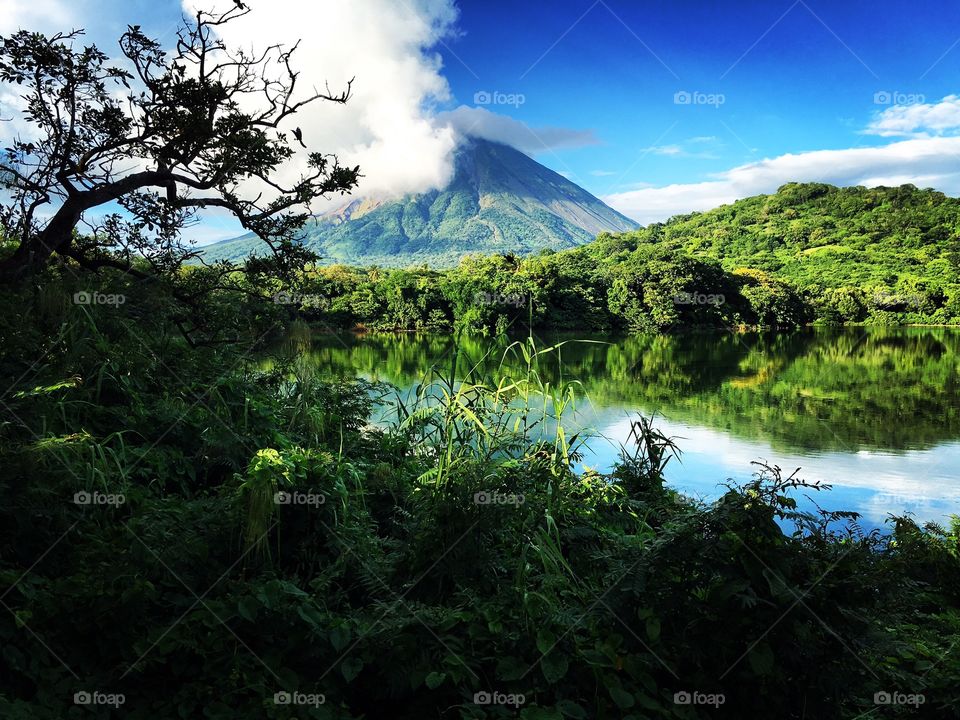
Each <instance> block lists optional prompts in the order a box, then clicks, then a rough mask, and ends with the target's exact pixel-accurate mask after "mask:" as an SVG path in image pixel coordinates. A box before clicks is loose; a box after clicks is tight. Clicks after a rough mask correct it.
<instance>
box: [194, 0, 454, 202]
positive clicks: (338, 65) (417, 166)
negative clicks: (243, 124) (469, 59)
mask: <svg viewBox="0 0 960 720" xmlns="http://www.w3.org/2000/svg"><path fill="white" fill-rule="evenodd" d="M226 2H227V0H220V2H219V3H218V4H217V7H218V8H225V7H229V5H228V4H226ZM184 4H185V6H186V7H187V8H188V9H191V10H192V7H193V6H194V4H195V3H194V1H193V0H185V3H184ZM200 4H201V5H203V6H205V7H206V6H209V3H208V2H205V1H204V2H202V3H200ZM230 4H232V2H230ZM249 5H250V6H251V8H252V11H251V12H250V13H249V14H248V15H246V16H244V17H242V18H240V19H238V20H236V21H233V22H230V23H228V24H226V25H224V26H222V28H221V35H222V37H223V39H224V40H225V42H226V43H227V45H228V46H231V47H247V48H249V47H254V48H263V47H264V46H265V45H267V44H272V43H283V44H285V45H288V46H289V45H293V44H294V43H296V42H297V41H298V40H301V39H302V41H301V43H300V47H299V48H298V50H297V52H296V53H295V55H294V57H293V64H294V66H295V68H296V69H297V70H299V71H300V73H301V74H300V77H299V78H298V80H297V85H298V87H299V88H301V89H302V91H304V92H306V91H307V90H308V89H310V88H313V87H317V88H321V89H322V88H324V87H325V85H326V84H327V83H329V85H330V88H331V90H332V91H333V92H338V91H339V90H341V89H342V88H344V87H345V86H346V83H347V82H348V81H349V80H350V79H351V78H354V77H355V78H356V79H355V82H354V85H353V96H352V98H351V99H350V101H349V102H348V103H347V104H346V105H345V106H341V105H337V104H334V103H329V102H322V101H318V102H316V103H313V104H311V105H308V106H307V107H305V108H303V109H302V110H301V111H300V112H299V113H297V114H296V116H294V117H292V118H291V119H290V121H289V124H288V126H287V127H284V128H282V129H284V130H287V131H291V130H293V128H294V126H299V127H301V128H302V129H303V135H304V140H305V142H306V143H307V145H308V147H309V149H310V151H314V152H317V151H319V152H324V153H335V154H337V155H338V156H339V158H340V160H341V163H342V164H344V165H350V166H353V165H360V167H361V172H362V173H363V175H364V177H363V179H362V180H361V184H360V188H359V191H358V192H359V193H360V194H363V195H370V194H376V195H399V194H403V193H407V192H422V191H424V190H427V189H430V188H434V187H438V186H443V185H445V184H446V183H447V182H448V181H449V179H450V177H451V175H452V172H453V162H452V154H453V150H454V148H455V144H456V138H455V134H454V132H453V130H452V129H450V128H447V127H443V126H438V125H437V124H435V123H434V122H433V108H434V107H436V105H437V104H438V103H442V102H445V101H448V100H449V98H450V90H449V87H448V85H447V81H446V79H445V78H444V77H443V76H442V75H441V61H440V57H439V55H437V54H436V53H435V52H434V51H433V50H432V48H434V47H435V46H436V45H437V44H438V43H439V42H440V41H441V40H443V38H445V37H448V36H449V35H450V34H451V33H452V32H453V25H454V23H455V21H456V18H457V13H456V9H455V7H454V5H453V0H409V1H408V2H396V0H364V1H363V2H334V1H333V0H318V1H317V2H313V3H305V2H302V0H270V2H266V0H250V1H249ZM305 154H306V151H303V152H302V153H300V155H299V156H298V162H299V165H297V163H293V164H292V165H291V167H289V168H286V169H285V171H284V173H282V174H281V177H282V178H283V179H286V180H289V179H290V178H291V177H293V176H295V175H296V174H297V172H296V171H297V170H299V168H302V163H303V160H304V156H305ZM294 165H297V167H294Z"/></svg>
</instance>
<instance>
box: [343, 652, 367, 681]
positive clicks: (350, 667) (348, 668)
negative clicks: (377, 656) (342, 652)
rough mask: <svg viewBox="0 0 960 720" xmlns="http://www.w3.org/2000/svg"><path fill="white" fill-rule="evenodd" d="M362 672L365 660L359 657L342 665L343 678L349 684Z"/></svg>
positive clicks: (347, 660) (349, 659) (348, 659)
mask: <svg viewBox="0 0 960 720" xmlns="http://www.w3.org/2000/svg"><path fill="white" fill-rule="evenodd" d="M361 670H363V660H362V659H361V658H358V657H354V658H347V659H346V660H344V661H343V662H342V663H341V664H340V672H341V673H343V678H344V680H346V681H347V682H352V681H353V679H354V678H355V677H356V676H357V675H359V674H360V671H361Z"/></svg>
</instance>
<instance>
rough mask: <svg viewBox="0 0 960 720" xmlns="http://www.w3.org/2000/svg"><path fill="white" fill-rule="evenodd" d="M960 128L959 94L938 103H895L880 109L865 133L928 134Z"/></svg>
mask: <svg viewBox="0 0 960 720" xmlns="http://www.w3.org/2000/svg"><path fill="white" fill-rule="evenodd" d="M957 130H960V96H957V95H947V96H946V97H945V98H943V100H941V101H940V102H937V103H917V104H913V105H894V106H893V107H890V108H887V109H886V110H884V111H883V112H881V113H879V114H878V115H877V116H876V117H875V118H874V119H873V121H872V122H871V123H870V124H869V125H868V126H867V128H866V130H864V133H865V134H867V135H880V136H882V137H903V136H914V137H926V136H930V135H943V134H945V133H950V132H956V131H957Z"/></svg>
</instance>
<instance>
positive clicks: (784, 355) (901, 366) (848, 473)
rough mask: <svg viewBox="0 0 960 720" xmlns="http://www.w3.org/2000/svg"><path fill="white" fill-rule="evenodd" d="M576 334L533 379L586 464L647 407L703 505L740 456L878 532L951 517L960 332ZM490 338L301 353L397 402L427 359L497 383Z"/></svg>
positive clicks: (955, 492) (958, 439) (958, 503)
mask: <svg viewBox="0 0 960 720" xmlns="http://www.w3.org/2000/svg"><path fill="white" fill-rule="evenodd" d="M577 337H578V338H579V339H588V340H591V341H592V342H574V341H572V340H573V339H572V338H569V337H566V338H558V337H546V336H544V337H542V338H540V339H539V342H540V344H544V345H545V344H548V343H553V342H556V341H558V340H568V341H570V342H568V343H567V344H565V345H564V346H563V347H562V348H561V350H560V353H559V358H558V359H554V360H553V361H552V362H547V363H545V364H544V366H543V367H541V373H542V374H544V375H546V376H548V377H551V378H553V379H554V380H556V379H560V378H561V376H562V378H563V379H564V380H578V381H580V383H582V395H583V398H582V400H581V401H580V402H579V404H578V408H577V413H576V415H575V416H574V417H572V418H566V419H565V423H564V424H565V426H566V427H568V428H569V429H571V430H574V429H580V428H587V429H590V430H592V431H593V432H594V433H595V434H596V436H595V437H592V438H591V439H590V440H589V442H588V444H587V449H586V453H585V458H584V464H585V465H588V466H590V467H594V468H597V469H599V470H601V471H603V470H607V469H609V468H610V467H611V466H612V465H613V464H614V463H615V462H616V460H617V457H618V453H619V449H620V446H621V444H623V443H626V442H627V439H628V435H629V432H630V419H631V418H635V417H636V416H637V413H643V414H645V415H648V416H649V415H651V414H653V413H656V416H657V421H656V424H657V426H658V427H659V428H660V429H661V430H662V431H663V432H664V433H665V434H667V435H671V436H675V437H676V439H677V440H676V442H677V444H678V445H679V446H680V448H681V450H682V451H683V455H682V458H681V461H680V462H679V463H678V462H672V463H671V465H670V466H669V468H668V472H667V477H668V480H669V482H670V484H671V485H673V486H674V487H676V488H678V489H680V490H682V491H684V492H686V493H688V494H690V495H694V496H697V497H702V498H704V499H707V500H709V499H712V498H716V497H718V496H719V495H720V494H721V493H722V492H723V490H724V487H723V483H725V482H728V481H730V480H733V481H743V480H746V479H749V478H750V476H751V474H752V472H753V471H754V470H755V468H754V467H753V466H752V465H751V462H752V461H757V460H765V461H768V462H769V463H771V464H776V465H779V466H780V467H781V468H783V469H784V470H785V471H787V472H790V471H793V470H794V469H795V468H801V471H800V473H799V475H800V477H803V478H804V479H806V480H810V481H813V480H820V481H822V482H825V483H829V484H831V485H832V486H833V490H832V491H830V492H829V493H819V494H817V495H816V496H815V500H816V502H817V503H818V504H819V505H820V506H821V507H824V508H827V509H832V510H841V509H842V510H855V511H857V512H859V513H861V514H862V515H863V522H862V524H863V525H865V526H868V527H881V526H883V523H884V520H885V518H886V517H887V516H888V515H889V514H890V513H902V512H910V513H912V514H913V515H914V517H915V518H916V519H917V520H918V521H926V520H935V521H943V520H945V519H946V518H947V516H949V515H950V514H951V513H960V330H956V329H947V328H842V329H840V328H824V329H806V330H802V331H799V332H796V333H791V334H776V333H770V334H763V333H753V334H749V333H748V334H736V335H735V334H733V333H730V332H727V331H722V332H719V333H716V334H713V333H710V334H695V335H685V336H670V337H665V336H641V337H631V338H610V337H586V336H583V335H579V336H577ZM503 345H505V343H501V344H499V345H498V342H497V341H496V340H490V339H484V338H477V339H466V340H461V341H460V342H459V343H458V344H457V345H456V348H455V344H454V341H453V340H452V339H451V338H449V337H443V336H412V335H401V336H394V335H367V336H355V335H340V336H332V335H314V336H313V338H312V341H311V343H310V346H309V349H308V350H304V349H303V348H302V347H301V348H300V350H298V352H299V353H301V354H304V355H305V357H306V358H308V359H309V361H310V363H311V364H314V365H315V366H316V367H317V369H318V370H319V371H320V372H321V373H323V374H325V375H329V376H341V377H356V376H362V377H366V378H368V379H371V380H382V381H387V382H389V383H391V384H393V385H395V386H397V388H398V389H399V392H400V393H401V394H403V395H407V394H410V393H411V392H412V391H413V388H414V387H415V386H416V385H418V384H419V383H421V382H422V381H423V379H424V377H425V375H426V374H427V373H428V372H429V370H430V368H431V367H432V366H437V367H440V368H443V370H444V371H445V372H447V371H449V369H450V367H451V362H452V360H453V358H454V356H456V357H457V358H458V359H457V363H458V368H459V372H463V370H464V369H465V368H467V367H469V366H471V365H473V364H474V363H476V362H478V361H479V362H480V364H481V367H482V368H483V371H484V372H486V373H488V374H489V375H491V376H493V377H495V376H496V375H497V373H498V372H500V370H498V367H499V365H500V361H501V357H502V346H503ZM491 346H497V348H496V349H494V350H493V351H492V352H490V350H491ZM485 356H486V357H487V359H486V360H482V358H484V357H485ZM801 501H802V502H804V504H807V505H808V506H809V502H807V501H804V500H802V498H801Z"/></svg>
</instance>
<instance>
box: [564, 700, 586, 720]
mask: <svg viewBox="0 0 960 720" xmlns="http://www.w3.org/2000/svg"><path fill="white" fill-rule="evenodd" d="M557 710H559V711H560V712H561V713H563V716H564V717H568V718H573V719H574V720H584V719H585V718H586V717H587V711H586V710H584V709H583V708H582V707H580V706H579V705H577V703H575V702H573V700H561V701H560V702H558V703H557Z"/></svg>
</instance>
